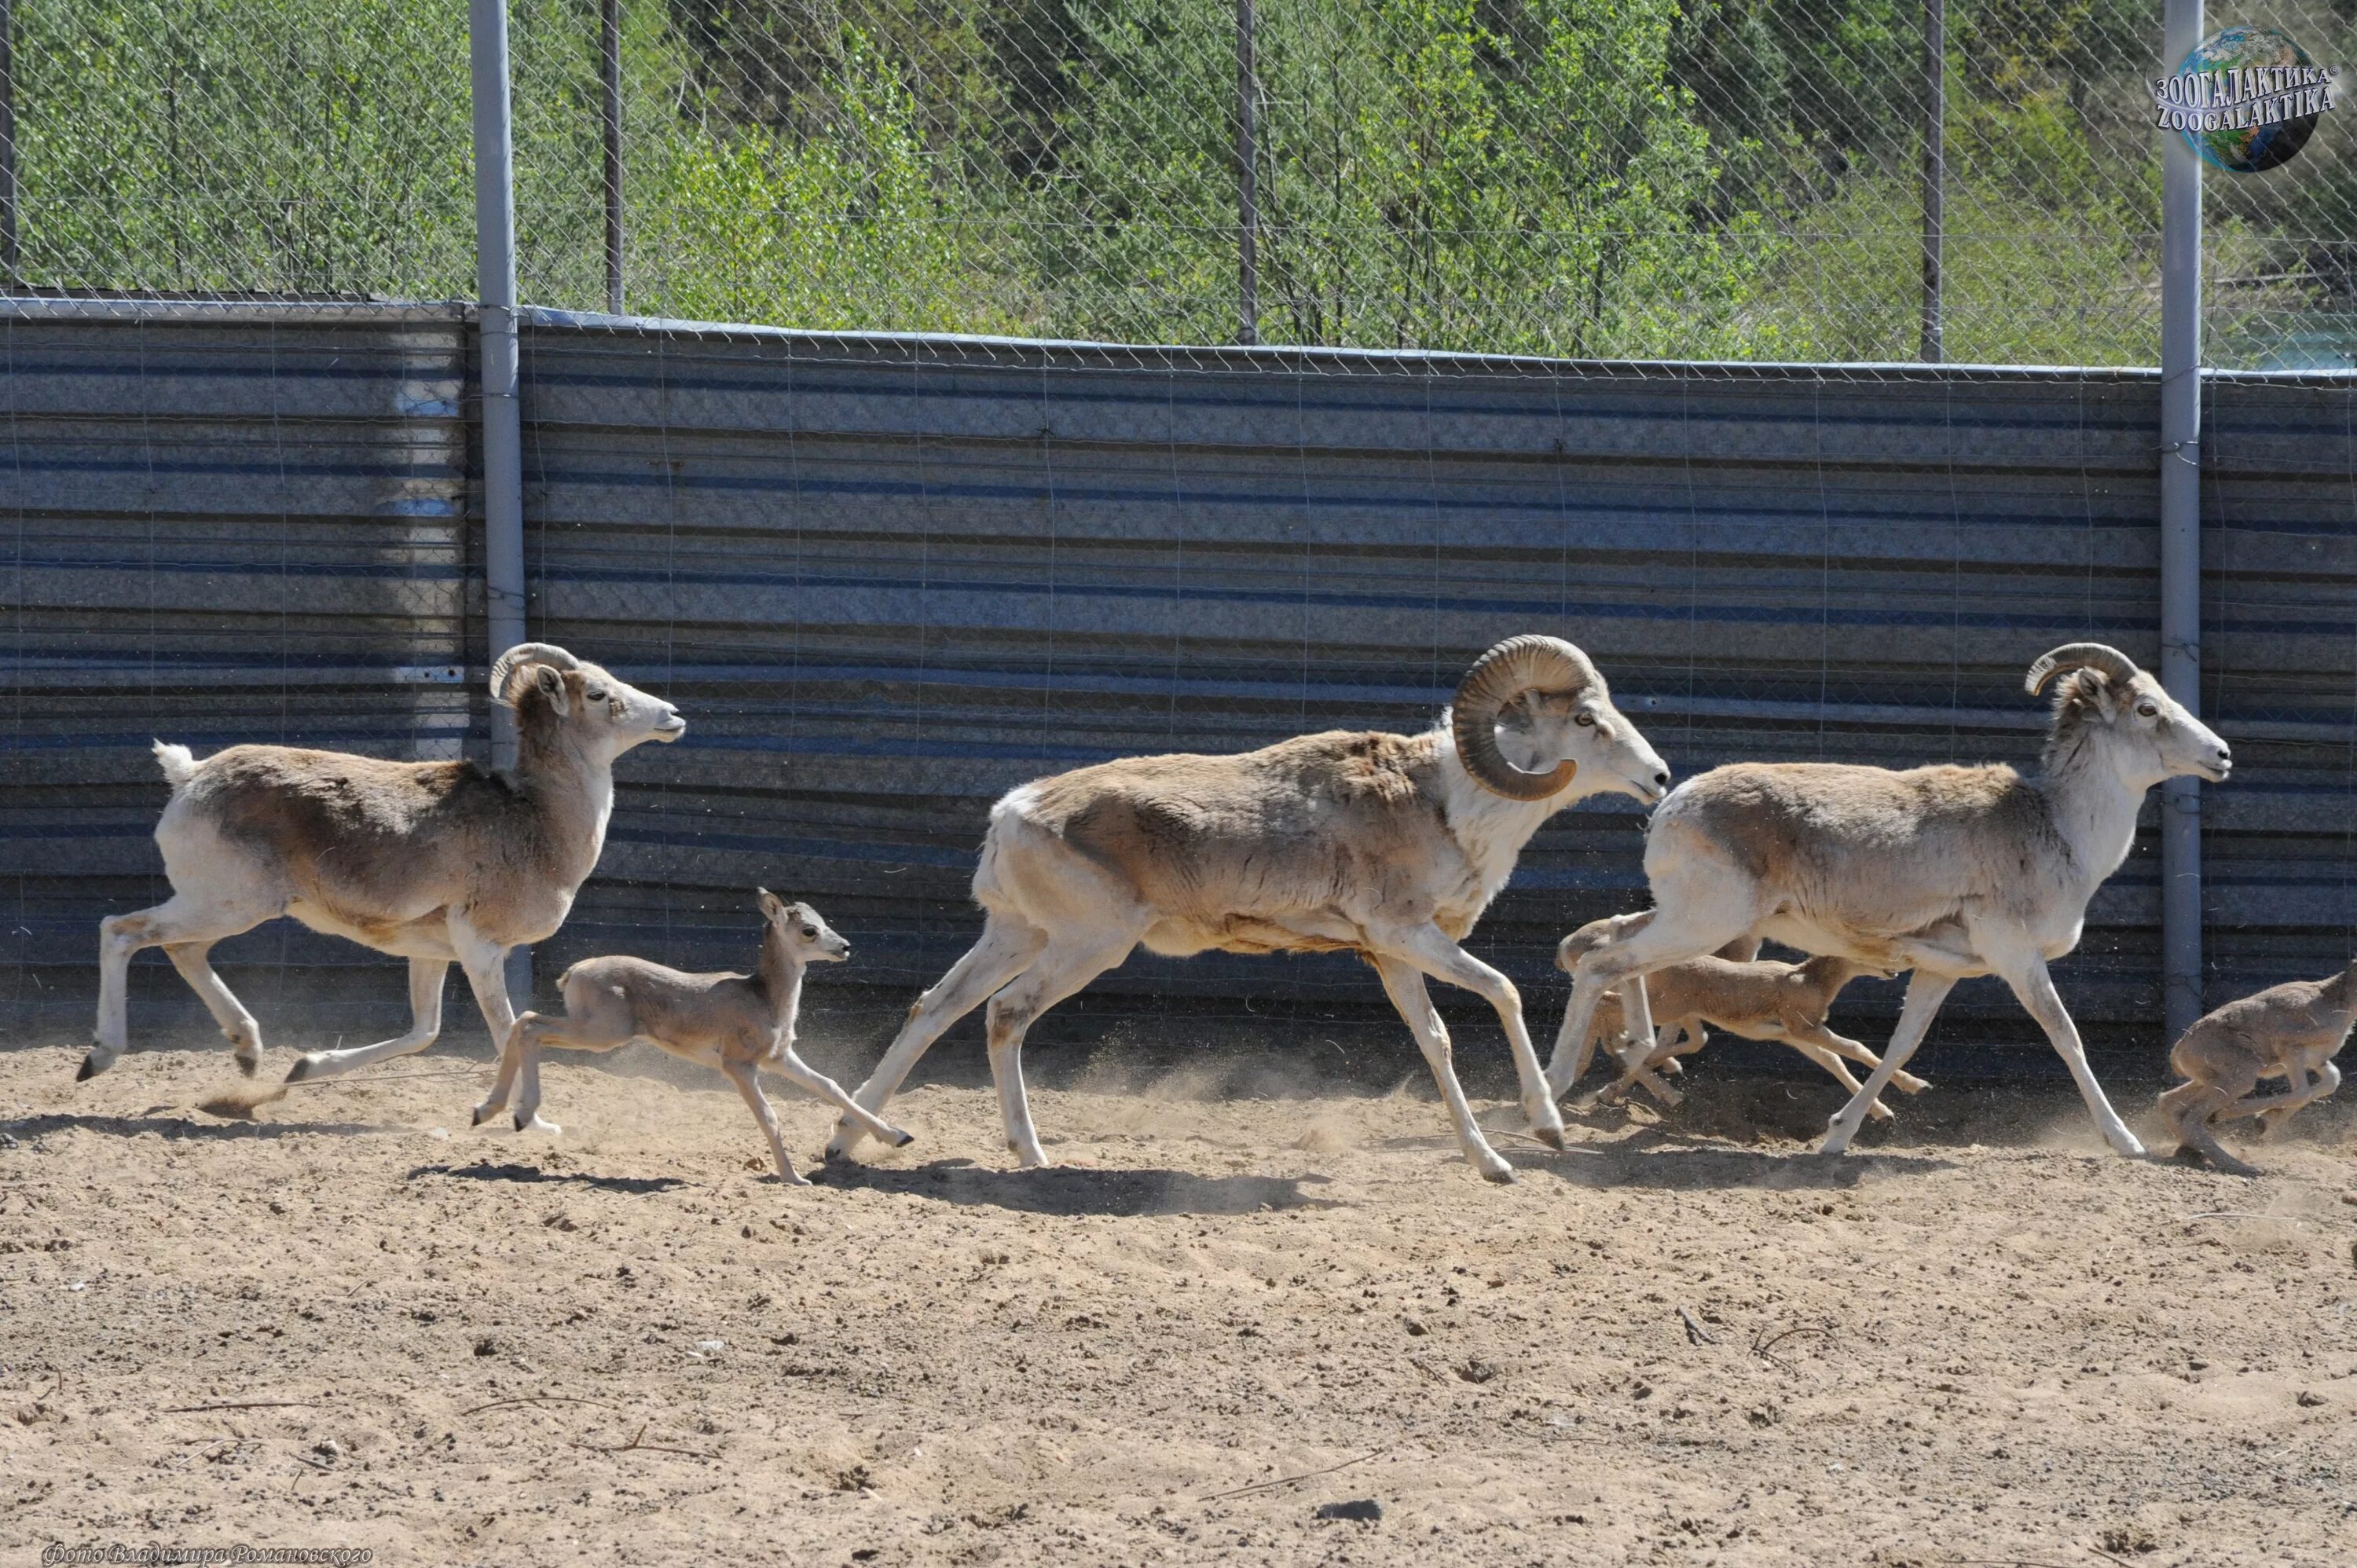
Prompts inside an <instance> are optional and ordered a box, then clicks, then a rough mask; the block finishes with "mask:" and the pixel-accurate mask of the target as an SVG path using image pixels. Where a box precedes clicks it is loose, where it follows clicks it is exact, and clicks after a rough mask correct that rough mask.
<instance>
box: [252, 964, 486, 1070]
mask: <svg viewBox="0 0 2357 1568" xmlns="http://www.w3.org/2000/svg"><path fill="white" fill-rule="evenodd" d="M449 975H450V961H449V960H448V959H442V958H412V959H411V960H410V961H409V1030H408V1032H407V1033H406V1034H404V1035H401V1036H397V1037H395V1038H393V1039H390V1040H379V1041H378V1042H377V1043H376V1044H375V1045H372V1046H354V1047H352V1048H351V1049H350V1050H346V1051H313V1052H311V1053H310V1054H309V1055H307V1056H305V1057H301V1058H296V1063H295V1065H294V1066H293V1067H292V1068H290V1069H287V1072H286V1081H287V1082H289V1083H302V1082H305V1081H307V1080H308V1079H316V1078H335V1077H338V1076H339V1075H341V1074H343V1073H348V1072H350V1071H351V1070H352V1069H354V1068H362V1067H366V1066H368V1064H369V1063H371V1062H381V1061H383V1060H385V1059H386V1058H391V1057H405V1056H409V1055H411V1054H413V1053H414V1052H417V1051H422V1050H424V1049H425V1047H428V1046H430V1045H432V1044H433V1043H434V1042H435V1041H436V1040H437V1039H439V1038H441V1037H442V984H443V982H444V981H446V980H447V979H448V978H449Z"/></svg>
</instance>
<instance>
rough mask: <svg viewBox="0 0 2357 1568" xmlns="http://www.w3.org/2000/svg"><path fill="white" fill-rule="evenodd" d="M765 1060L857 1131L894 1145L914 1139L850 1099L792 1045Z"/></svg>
mask: <svg viewBox="0 0 2357 1568" xmlns="http://www.w3.org/2000/svg"><path fill="white" fill-rule="evenodd" d="M765 1060H766V1063H767V1065H768V1066H769V1067H770V1069H773V1070H775V1071H776V1073H777V1074H778V1076H779V1077H780V1078H782V1079H786V1080H787V1081H788V1082H790V1083H793V1084H797V1085H799V1086H801V1087H802V1089H804V1090H808V1091H809V1092H810V1093H812V1094H814V1095H816V1096H817V1097H818V1098H819V1099H821V1100H823V1101H826V1102H827V1103H828V1104H829V1105H832V1106H834V1108H835V1109H836V1110H838V1111H840V1112H843V1118H844V1120H845V1121H846V1122H856V1124H857V1125H858V1127H859V1129H860V1131H862V1132H864V1133H866V1134H867V1135H868V1136H869V1137H871V1138H881V1139H883V1140H884V1142H886V1143H888V1144H891V1145H892V1146H893V1147H894V1148H896V1149H898V1148H902V1147H905V1146H906V1145H908V1144H912V1143H914V1142H915V1141H916V1135H915V1134H914V1133H904V1132H902V1131H901V1130H900V1129H899V1128H898V1127H895V1126H894V1125H892V1123H890V1122H887V1121H885V1120H884V1118H882V1117H881V1116H878V1115H877V1114H876V1113H875V1112H872V1111H870V1110H868V1109H867V1108H866V1106H864V1105H862V1104H860V1103H859V1101H856V1100H854V1099H852V1098H851V1093H850V1091H849V1090H846V1089H845V1088H844V1087H843V1085H841V1084H839V1083H837V1082H835V1081H834V1079H831V1078H829V1077H827V1076H826V1074H824V1073H823V1072H821V1071H819V1070H818V1069H816V1068H814V1067H813V1066H811V1065H810V1063H808V1062H806V1061H804V1060H802V1058H801V1057H799V1056H797V1055H795V1054H794V1048H793V1047H791V1046H788V1047H786V1048H785V1049H783V1050H781V1051H780V1052H779V1053H778V1054H777V1055H775V1056H773V1057H769V1058H765Z"/></svg>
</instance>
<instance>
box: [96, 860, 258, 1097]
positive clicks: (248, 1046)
mask: <svg viewBox="0 0 2357 1568" xmlns="http://www.w3.org/2000/svg"><path fill="white" fill-rule="evenodd" d="M277 913H279V910H278V908H271V907H264V906H261V905H255V904H249V903H230V904H226V905H224V904H220V903H217V902H213V901H210V900H207V899H204V898H197V897H190V896H188V894H186V893H181V892H177V891H176V892H175V893H174V894H173V895H172V896H171V897H169V898H167V899H166V900H164V902H162V903H161V904H158V905H156V907H155V908H152V909H141V910H139V911H138V912H136V913H135V914H130V915H112V916H109V917H108V918H105V919H103V920H101V921H100V922H99V923H98V1022H97V1025H96V1026H95V1027H94V1028H93V1029H92V1030H91V1045H90V1054H89V1055H87V1056H85V1057H83V1058H82V1061H81V1071H79V1072H77V1073H75V1074H74V1081H75V1082H77V1083H79V1082H81V1080H82V1079H88V1078H95V1077H97V1076H98V1075H99V1074H100V1073H102V1072H104V1071H105V1070H106V1069H108V1068H111V1067H113V1065H114V1064H115V1063H116V1062H117V1061H118V1060H120V1059H121V1058H122V1056H123V1053H124V1050H125V1049H127V1048H128V1047H129V1040H130V1030H129V1023H128V1011H129V1008H128V1001H127V998H128V994H129V990H130V983H131V959H132V955H134V954H135V953H136V952H138V951H139V950H140V949H142V948H154V947H160V948H162V949H164V950H166V952H167V954H169V953H170V950H172V949H173V948H176V947H180V948H191V947H193V948H197V949H199V950H201V949H204V948H209V947H210V946H211V945H212V944H213V943H215V942H217V941H220V940H222V939H223V938H225V937H233V936H235V935H237V934H238V933H239V932H240V931H250V930H252V929H253V928H254V927H256V926H258V925H260V924H262V922H263V921H264V920H266V919H269V918H271V917H272V916H274V915H275V914H277ZM172 962H173V966H174V967H175V968H178V969H179V971H180V973H181V974H182V975H183V976H184V977H186V976H188V970H187V969H186V968H185V967H183V966H182V961H181V960H180V959H179V958H177V957H175V958H174V959H173V960H172ZM203 968H204V972H205V973H206V974H207V975H210V976H211V985H212V988H213V990H215V991H218V993H219V994H220V998H221V999H224V1000H226V1001H227V1003H228V1004H229V1005H230V1006H231V1007H232V1008H235V1009H236V1011H235V1012H234V1013H233V1014H232V1015H231V1017H229V1018H224V1017H222V1015H221V1008H220V1007H219V1006H216V1005H215V1003H216V998H215V996H214V995H212V994H211V993H209V992H208V990H207V988H206V987H204V986H201V985H199V986H198V988H197V994H198V995H199V996H200V997H203V998H204V1002H205V1005H206V1006H207V1007H208V1008H210V1009H212V1014H213V1017H214V1020H215V1021H216V1022H218V1023H220V1024H221V1031H222V1033H224V1034H228V1035H229V1037H230V1047H231V1049H232V1050H234V1051H235V1052H236V1053H237V1058H238V1061H239V1062H240V1063H241V1064H244V1063H246V1062H249V1061H253V1062H259V1061H260V1060H261V1059H262V1034H261V1031H260V1029H259V1028H257V1027H256V1026H254V1023H253V1015H252V1014H250V1013H248V1012H247V1011H246V1010H245V1008H244V1007H243V1006H242V1005H241V1004H239V1003H238V1001H237V998H236V997H234V996H231V994H230V992H229V987H227V986H225V985H223V984H221V977H220V976H219V975H215V974H213V973H212V969H211V966H210V964H206V965H203ZM189 983H190V984H191V985H196V984H197V982H196V981H195V980H194V979H193V978H190V979H189ZM236 1019H242V1020H243V1023H242V1028H243V1030H244V1031H245V1037H244V1038H242V1039H241V1038H240V1037H239V1036H238V1035H236V1034H233V1033H231V1022H232V1021H233V1020H236ZM246 1070H247V1071H248V1072H251V1071H253V1069H252V1068H251V1067H248V1068H247V1069H246Z"/></svg>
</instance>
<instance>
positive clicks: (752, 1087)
mask: <svg viewBox="0 0 2357 1568" xmlns="http://www.w3.org/2000/svg"><path fill="white" fill-rule="evenodd" d="M720 1070H721V1071H722V1072H724V1073H726V1074H727V1076H728V1081H729V1082H731V1083H733V1084H735V1085H736V1086H737V1093H739V1094H741V1095H743V1096H744V1097H745V1103H746V1104H747V1105H748V1106H750V1107H751V1108H752V1111H753V1120H754V1121H756V1122H759V1123H760V1124H761V1131H762V1133H764V1134H766V1135H767V1136H768V1138H769V1140H770V1154H771V1155H774V1156H776V1158H777V1162H778V1179H779V1180H780V1181H781V1182H784V1183H785V1184H786V1185H787V1186H788V1187H808V1186H810V1177H808V1176H804V1175H802V1173H801V1172H800V1171H798V1170H796V1169H794V1162H793V1161H792V1160H791V1159H789V1158H787V1157H786V1140H785V1135H784V1134H783V1133H780V1132H779V1131H778V1113H777V1112H774V1111H772V1110H770V1097H769V1096H768V1095H766V1094H763V1093H762V1092H761V1080H760V1079H759V1078H758V1077H756V1076H755V1074H754V1071H753V1064H752V1063H750V1062H745V1061H736V1060H732V1059H731V1058H726V1057H723V1058H721V1059H720Z"/></svg>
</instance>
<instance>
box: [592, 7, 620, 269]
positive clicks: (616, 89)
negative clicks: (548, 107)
mask: <svg viewBox="0 0 2357 1568" xmlns="http://www.w3.org/2000/svg"><path fill="white" fill-rule="evenodd" d="M597 50H598V57H599V65H600V67H601V70H602V74H603V75H604V77H605V83H606V308H607V309H608V310H610V311H612V312H613V313H614V314H615V315H617V316H619V315H621V314H622V0H602V4H601V5H599V7H598V17H597Z"/></svg>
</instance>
